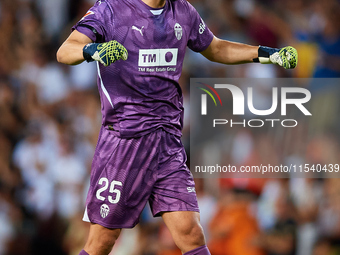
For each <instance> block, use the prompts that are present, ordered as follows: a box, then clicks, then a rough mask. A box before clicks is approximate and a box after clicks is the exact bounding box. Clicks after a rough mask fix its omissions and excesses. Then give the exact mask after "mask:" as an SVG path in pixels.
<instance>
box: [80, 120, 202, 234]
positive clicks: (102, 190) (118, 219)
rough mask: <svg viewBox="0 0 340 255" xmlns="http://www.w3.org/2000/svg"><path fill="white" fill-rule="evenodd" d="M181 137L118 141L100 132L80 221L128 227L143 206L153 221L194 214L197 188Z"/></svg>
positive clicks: (135, 221)
mask: <svg viewBox="0 0 340 255" xmlns="http://www.w3.org/2000/svg"><path fill="white" fill-rule="evenodd" d="M185 162H186V154H185V151H184V147H183V145H182V143H181V140H180V138H179V137H177V136H175V135H172V134H170V133H167V132H165V131H163V130H162V129H159V130H157V131H155V132H153V133H150V134H148V135H145V136H142V137H139V138H131V139H122V138H119V137H117V136H115V135H114V133H113V132H112V131H110V130H107V129H105V128H103V127H102V129H101V131H100V134H99V140H98V144H97V148H96V151H95V154H94V159H93V162H92V172H91V183H90V189H89V192H88V195H87V199H86V209H85V214H84V218H83V220H84V221H89V222H92V223H96V224H99V225H102V226H104V227H107V228H132V227H134V226H135V225H136V224H138V222H139V216H140V214H141V212H142V210H143V209H144V207H145V204H146V202H147V201H149V203H150V207H151V210H152V213H153V215H154V216H159V214H160V213H161V212H169V211H196V212H198V211H199V209H198V204H197V199H196V193H195V188H194V187H195V183H194V180H193V177H192V174H191V173H190V170H189V169H188V167H187V166H186V164H185Z"/></svg>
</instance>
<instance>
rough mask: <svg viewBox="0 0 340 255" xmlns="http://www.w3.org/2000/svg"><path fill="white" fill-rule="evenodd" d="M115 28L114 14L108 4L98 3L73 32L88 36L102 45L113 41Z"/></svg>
mask: <svg viewBox="0 0 340 255" xmlns="http://www.w3.org/2000/svg"><path fill="white" fill-rule="evenodd" d="M112 27H113V14H112V11H111V9H110V7H109V6H108V4H107V3H106V2H104V1H103V0H102V1H97V2H96V4H95V5H94V6H93V7H91V8H90V9H89V10H88V12H87V13H86V14H85V15H84V17H82V18H81V20H80V21H78V23H77V24H76V25H74V26H73V27H72V31H73V30H77V31H78V32H80V33H82V34H84V35H86V36H87V37H89V38H90V39H91V40H92V41H94V42H97V43H102V42H106V41H109V40H111V36H112V31H113V29H112Z"/></svg>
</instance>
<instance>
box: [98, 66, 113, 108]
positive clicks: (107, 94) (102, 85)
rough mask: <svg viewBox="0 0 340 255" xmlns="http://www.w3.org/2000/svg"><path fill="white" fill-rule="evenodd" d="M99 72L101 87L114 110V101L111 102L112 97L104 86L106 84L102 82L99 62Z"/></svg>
mask: <svg viewBox="0 0 340 255" xmlns="http://www.w3.org/2000/svg"><path fill="white" fill-rule="evenodd" d="M97 70H98V76H99V80H100V86H101V88H102V90H103V92H104V95H105V96H106V98H107V100H109V103H110V104H111V106H112V108H113V104H112V101H111V98H110V95H109V93H108V92H107V90H106V88H105V86H104V83H103V80H102V76H101V75H100V69H99V63H98V62H97Z"/></svg>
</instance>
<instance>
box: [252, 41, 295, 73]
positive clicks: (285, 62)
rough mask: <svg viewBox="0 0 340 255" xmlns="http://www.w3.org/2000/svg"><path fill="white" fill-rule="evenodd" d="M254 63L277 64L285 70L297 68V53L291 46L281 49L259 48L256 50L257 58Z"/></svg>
mask: <svg viewBox="0 0 340 255" xmlns="http://www.w3.org/2000/svg"><path fill="white" fill-rule="evenodd" d="M254 62H260V63H261V64H278V65H279V66H282V67H284V68H285V69H292V68H295V67H296V66H297V62H298V53H297V50H296V49H295V48H293V47H291V46H287V47H284V48H281V49H276V48H270V47H264V46H260V47H259V50H258V58H256V59H254Z"/></svg>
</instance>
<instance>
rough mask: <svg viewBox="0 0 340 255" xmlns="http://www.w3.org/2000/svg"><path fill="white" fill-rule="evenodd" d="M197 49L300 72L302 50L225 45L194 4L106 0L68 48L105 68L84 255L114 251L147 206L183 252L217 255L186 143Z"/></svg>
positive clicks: (69, 58)
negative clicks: (187, 62)
mask: <svg viewBox="0 0 340 255" xmlns="http://www.w3.org/2000/svg"><path fill="white" fill-rule="evenodd" d="M187 47H189V48H190V49H191V50H193V51H195V52H200V53H201V54H202V55H203V56H205V57H206V58H208V59H210V60H211V61H215V62H219V63H223V64H241V63H249V62H259V63H273V64H278V65H280V66H282V67H284V68H286V69H289V68H294V67H296V65H297V52H296V50H295V49H294V48H292V47H285V48H282V49H274V48H268V47H263V46H260V47H259V46H250V45H245V44H241V43H235V42H229V41H225V40H221V39H218V38H217V37H215V36H214V35H213V34H212V32H211V31H210V30H209V28H208V27H207V26H206V25H205V23H204V22H203V20H202V19H201V17H200V15H199V14H198V13H197V11H196V10H195V9H194V7H193V6H192V5H190V3H189V2H187V1H186V0H176V1H173V0H124V1H117V0H98V1H97V3H96V4H95V5H94V6H93V7H92V8H91V9H90V10H89V12H88V13H87V14H86V15H85V16H84V17H83V18H82V19H81V20H80V21H79V22H78V23H77V24H76V25H75V26H74V27H73V32H72V33H71V35H70V36H69V38H68V39H66V41H65V42H64V43H63V45H62V46H61V47H60V49H59V50H58V53H57V59H58V61H59V62H61V63H64V64H69V65H75V64H79V63H81V62H83V61H84V60H86V61H87V62H91V61H96V62H97V67H98V89H99V93H100V98H101V104H102V108H101V109H102V115H103V118H102V128H101V130H100V134H99V139H98V144H97V147H96V151H95V155H94V159H93V163H92V170H91V183H90V189H89V192H88V196H87V200H86V209H85V213H84V218H83V219H84V220H85V221H88V222H90V223H91V227H90V233H89V237H88V240H87V242H86V244H85V247H84V249H83V250H82V251H81V252H80V254H81V255H87V254H90V255H107V254H108V253H110V251H111V249H112V246H113V245H114V243H115V241H116V239H117V238H118V237H119V234H120V232H121V229H122V228H133V227H134V226H135V225H136V224H138V221H139V216H140V214H141V212H142V210H143V208H144V206H145V204H146V203H147V202H149V204H150V207H151V210H152V213H153V215H154V216H155V217H156V216H160V217H162V218H163V220H164V222H165V224H166V225H167V227H168V228H169V230H170V232H171V235H172V237H173V239H174V241H175V243H176V245H177V246H178V247H179V248H180V249H181V251H182V253H183V254H185V255H209V254H210V252H209V250H208V248H207V246H206V245H205V238H204V234H203V230H202V227H201V225H200V222H199V208H198V204H197V199H196V194H195V184H194V180H193V177H192V175H191V173H190V171H189V169H188V167H187V166H186V154H185V150H184V148H183V145H182V143H181V141H180V137H181V135H182V127H183V125H182V124H183V110H184V109H183V95H182V92H181V88H180V86H179V83H178V80H179V78H180V76H181V72H182V66H183V60H184V56H185V52H186V49H187ZM114 62H116V63H114ZM113 63H114V64H113ZM157 67H162V68H157Z"/></svg>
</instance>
